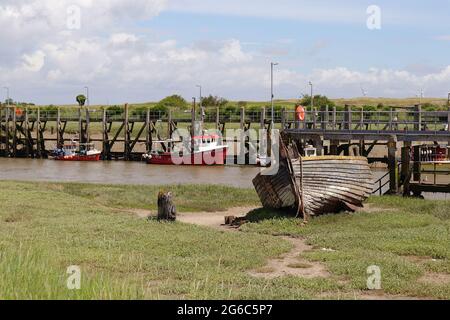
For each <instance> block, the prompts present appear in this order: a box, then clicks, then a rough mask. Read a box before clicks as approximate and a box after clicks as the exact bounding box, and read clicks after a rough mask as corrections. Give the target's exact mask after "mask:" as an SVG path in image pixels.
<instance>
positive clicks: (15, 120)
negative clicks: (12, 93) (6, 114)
mask: <svg viewBox="0 0 450 320" xmlns="http://www.w3.org/2000/svg"><path fill="white" fill-rule="evenodd" d="M13 112H14V114H13V141H12V148H13V150H12V156H13V158H15V157H16V155H17V107H14V109H13Z"/></svg>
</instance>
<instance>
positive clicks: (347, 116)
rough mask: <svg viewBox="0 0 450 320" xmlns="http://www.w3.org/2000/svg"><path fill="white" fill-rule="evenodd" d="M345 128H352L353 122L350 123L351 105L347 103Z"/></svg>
mask: <svg viewBox="0 0 450 320" xmlns="http://www.w3.org/2000/svg"><path fill="white" fill-rule="evenodd" d="M345 110H346V112H345V129H347V130H352V127H353V124H352V120H353V119H352V107H351V106H349V105H346V106H345Z"/></svg>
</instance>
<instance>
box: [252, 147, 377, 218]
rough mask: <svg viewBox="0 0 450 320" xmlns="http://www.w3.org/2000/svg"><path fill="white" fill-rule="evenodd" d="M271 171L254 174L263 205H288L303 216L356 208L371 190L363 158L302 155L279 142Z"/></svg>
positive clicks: (366, 165) (273, 206)
mask: <svg viewBox="0 0 450 320" xmlns="http://www.w3.org/2000/svg"><path fill="white" fill-rule="evenodd" d="M281 149H282V150H281V152H280V161H279V170H278V172H277V173H276V174H275V175H266V174H265V172H262V173H260V174H258V176H257V177H256V178H255V179H254V180H253V184H254V186H255V189H256V191H257V193H258V195H259V197H260V199H261V202H262V204H263V205H264V207H266V208H271V209H292V210H296V211H297V212H298V213H299V214H302V215H303V216H305V215H308V216H316V215H320V214H326V213H337V212H340V211H342V210H356V208H358V207H362V206H363V202H364V201H365V200H366V199H367V198H368V197H369V195H370V194H371V192H372V190H373V180H372V179H373V177H372V173H371V170H370V167H369V164H368V161H367V159H366V158H363V157H341V156H310V157H302V156H300V155H299V154H298V152H297V151H296V149H295V148H286V147H284V146H283V145H282V148H281Z"/></svg>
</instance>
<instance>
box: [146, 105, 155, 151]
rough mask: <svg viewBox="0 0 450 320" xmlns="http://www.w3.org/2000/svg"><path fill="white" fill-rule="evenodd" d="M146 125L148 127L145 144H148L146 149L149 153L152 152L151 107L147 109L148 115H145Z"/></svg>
mask: <svg viewBox="0 0 450 320" xmlns="http://www.w3.org/2000/svg"><path fill="white" fill-rule="evenodd" d="M145 127H146V136H145V145H146V151H147V154H149V153H150V152H152V146H153V141H152V127H151V121H150V109H147V115H146V117H145Z"/></svg>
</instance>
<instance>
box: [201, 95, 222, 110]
mask: <svg viewBox="0 0 450 320" xmlns="http://www.w3.org/2000/svg"><path fill="white" fill-rule="evenodd" d="M227 104H228V100H227V99H225V98H221V97H218V96H213V95H209V96H208V97H205V98H202V106H204V107H223V106H225V105H227Z"/></svg>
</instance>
